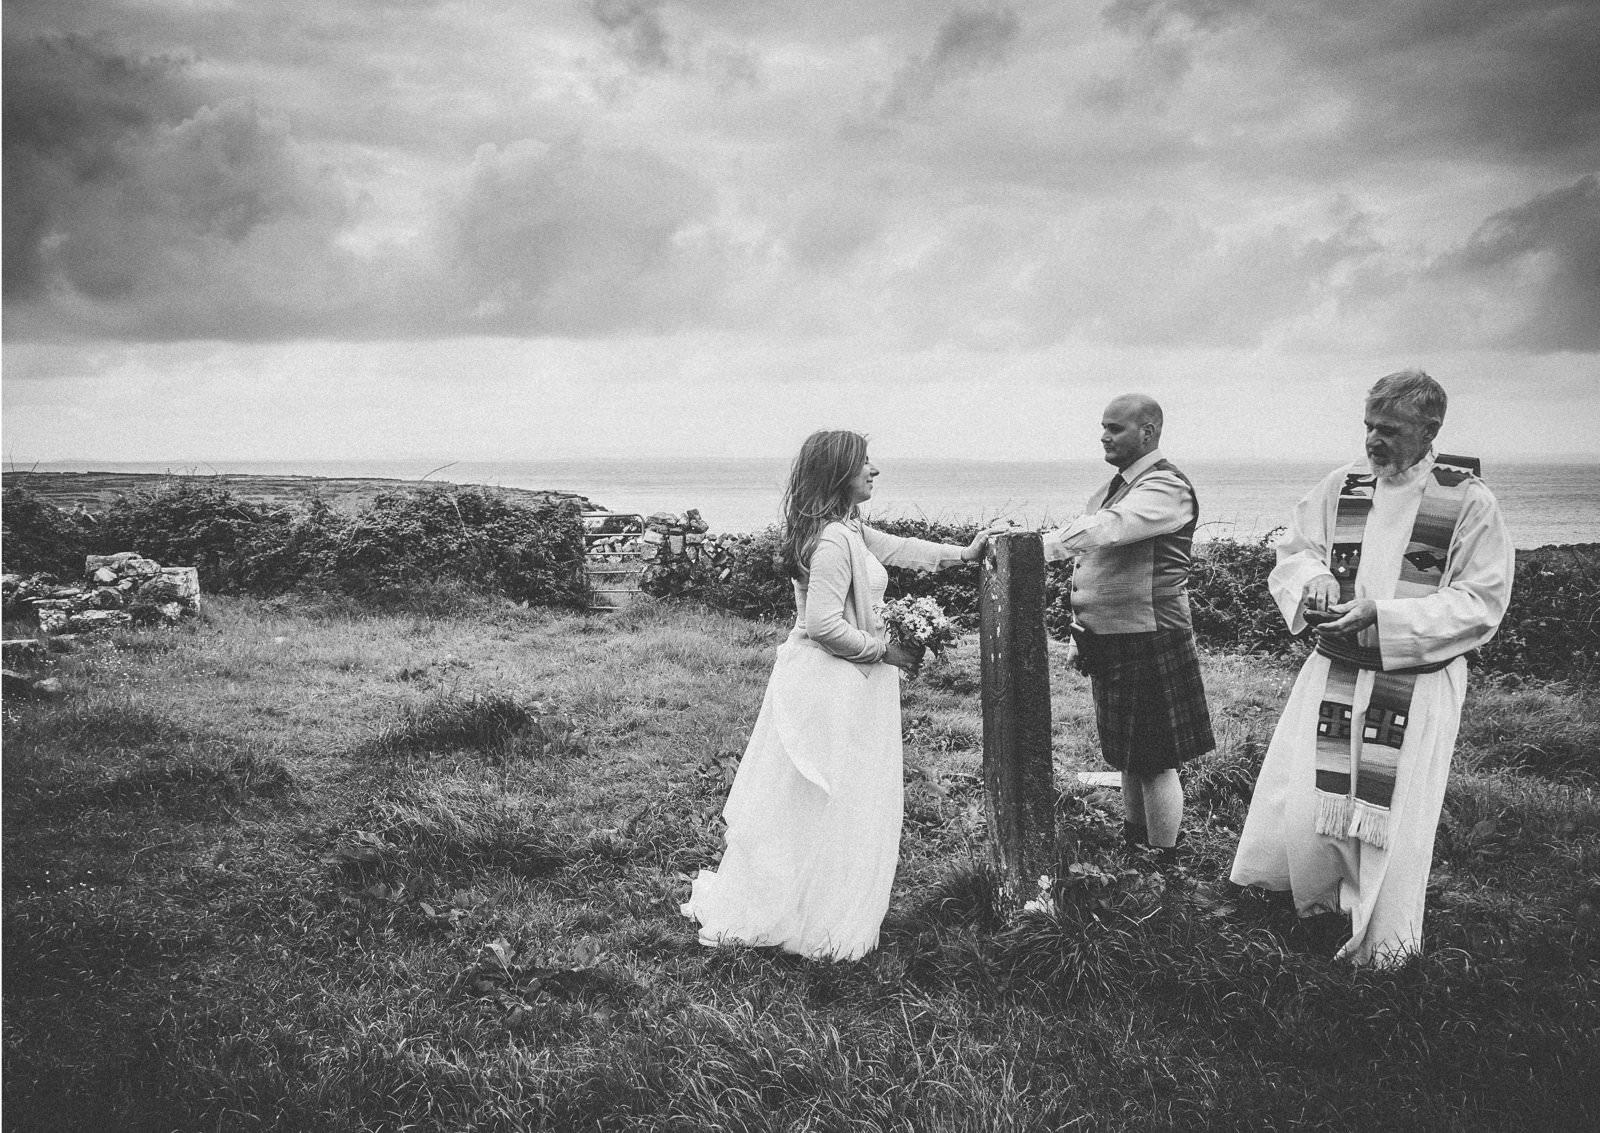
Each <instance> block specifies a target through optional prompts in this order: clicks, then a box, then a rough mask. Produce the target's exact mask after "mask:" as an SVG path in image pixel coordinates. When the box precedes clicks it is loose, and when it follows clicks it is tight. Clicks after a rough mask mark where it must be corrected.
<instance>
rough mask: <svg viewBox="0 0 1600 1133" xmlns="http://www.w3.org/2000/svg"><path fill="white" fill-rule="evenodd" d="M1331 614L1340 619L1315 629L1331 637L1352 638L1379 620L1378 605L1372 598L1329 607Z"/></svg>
mask: <svg viewBox="0 0 1600 1133" xmlns="http://www.w3.org/2000/svg"><path fill="white" fill-rule="evenodd" d="M1328 612H1329V613H1330V614H1338V615H1339V617H1338V618H1336V619H1335V620H1333V621H1331V622H1324V623H1322V624H1321V625H1319V626H1315V627H1314V628H1315V629H1316V631H1317V632H1318V633H1320V634H1327V635H1329V636H1331V637H1350V636H1353V635H1354V634H1358V633H1360V632H1361V631H1362V630H1364V629H1366V628H1367V627H1368V626H1370V625H1372V624H1373V623H1375V622H1376V621H1377V620H1378V604H1377V603H1376V602H1374V601H1373V600H1372V599H1371V598H1357V599H1356V600H1355V601H1354V602H1340V603H1338V604H1336V605H1333V606H1329V607H1328Z"/></svg>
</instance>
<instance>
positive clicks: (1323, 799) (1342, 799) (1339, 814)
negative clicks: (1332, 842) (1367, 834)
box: [1317, 791, 1353, 838]
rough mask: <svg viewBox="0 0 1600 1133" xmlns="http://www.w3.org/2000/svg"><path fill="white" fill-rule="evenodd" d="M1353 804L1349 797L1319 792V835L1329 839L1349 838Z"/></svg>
mask: <svg viewBox="0 0 1600 1133" xmlns="http://www.w3.org/2000/svg"><path fill="white" fill-rule="evenodd" d="M1352 809H1353V804H1352V803H1351V801H1350V796H1349V795H1335V794H1332V793H1330V792H1328V791H1318V792H1317V833H1318V834H1323V835H1326V836H1327V837H1329V838H1347V837H1349V829H1350V812H1351V810H1352Z"/></svg>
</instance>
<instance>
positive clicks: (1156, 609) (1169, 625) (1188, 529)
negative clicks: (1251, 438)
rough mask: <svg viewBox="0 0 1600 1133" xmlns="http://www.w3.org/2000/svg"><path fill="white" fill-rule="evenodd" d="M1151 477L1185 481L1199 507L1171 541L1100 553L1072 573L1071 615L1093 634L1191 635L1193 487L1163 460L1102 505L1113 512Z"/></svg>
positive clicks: (1196, 514) (1147, 542)
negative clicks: (1176, 632)
mask: <svg viewBox="0 0 1600 1133" xmlns="http://www.w3.org/2000/svg"><path fill="white" fill-rule="evenodd" d="M1152 472H1170V473H1172V474H1173V475H1174V476H1176V477H1177V478H1178V479H1180V480H1182V481H1183V483H1184V486H1185V487H1187V488H1188V489H1189V497H1190V499H1191V500H1193V501H1194V515H1193V516H1192V517H1191V518H1190V520H1189V522H1188V523H1186V524H1184V525H1183V526H1182V527H1180V528H1178V530H1176V531H1173V532H1171V533H1170V534H1167V535H1157V536H1155V537H1154V538H1151V539H1141V540H1139V541H1138V542H1136V543H1125V544H1123V545H1121V546H1116V547H1096V548H1095V549H1094V550H1092V551H1090V552H1088V553H1087V554H1085V555H1084V556H1083V557H1082V558H1080V559H1079V560H1078V564H1077V566H1076V567H1074V568H1073V571H1072V610H1073V613H1074V614H1076V615H1077V618H1078V621H1079V622H1081V623H1082V624H1083V625H1084V626H1086V627H1087V628H1088V629H1089V630H1090V631H1091V632H1093V633H1149V632H1151V631H1153V630H1158V629H1191V628H1192V627H1193V622H1192V621H1191V620H1190V617H1189V564H1190V551H1191V548H1192V547H1193V545H1194V531H1195V527H1196V526H1197V525H1198V523H1199V521H1200V501H1199V499H1198V498H1197V497H1196V496H1195V492H1194V484H1193V483H1191V482H1190V480H1189V478H1188V477H1187V476H1185V475H1184V474H1183V473H1182V472H1180V471H1179V470H1178V468H1177V467H1176V466H1175V465H1174V464H1172V462H1171V461H1167V460H1158V461H1156V462H1155V463H1154V464H1152V465H1150V467H1148V468H1146V469H1145V470H1144V471H1143V472H1141V473H1139V475H1137V476H1135V477H1134V478H1133V480H1131V481H1130V482H1129V483H1127V484H1124V485H1123V486H1122V488H1121V489H1120V490H1119V491H1118V492H1117V493H1116V495H1114V496H1112V497H1111V498H1110V499H1108V500H1106V501H1105V503H1103V504H1102V505H1101V506H1102V507H1112V506H1115V504H1116V503H1117V502H1118V501H1119V500H1121V499H1122V498H1123V497H1124V496H1126V495H1127V494H1128V492H1129V491H1131V490H1132V488H1133V486H1134V484H1137V483H1138V482H1139V481H1140V480H1142V479H1144V478H1145V477H1146V476H1148V475H1150V473H1152Z"/></svg>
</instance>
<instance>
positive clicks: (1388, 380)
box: [1367, 370, 1449, 428]
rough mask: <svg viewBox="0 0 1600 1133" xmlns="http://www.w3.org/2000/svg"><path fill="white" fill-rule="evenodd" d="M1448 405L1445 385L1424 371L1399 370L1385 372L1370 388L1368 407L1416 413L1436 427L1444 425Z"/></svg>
mask: <svg viewBox="0 0 1600 1133" xmlns="http://www.w3.org/2000/svg"><path fill="white" fill-rule="evenodd" d="M1448 404H1449V398H1447V397H1445V393H1444V387H1443V386H1442V385H1440V384H1439V383H1438V382H1436V381H1434V380H1433V379H1432V378H1430V377H1429V376H1428V375H1427V374H1425V373H1423V372H1422V371H1421V370H1396V371H1395V372H1394V373H1392V374H1385V375H1384V376H1383V377H1381V378H1379V379H1378V380H1377V381H1376V382H1374V383H1373V385H1372V388H1371V389H1369V390H1368V391H1367V405H1368V406H1370V407H1372V408H1374V409H1381V410H1391V411H1392V410H1396V409H1398V410H1401V411H1402V412H1405V413H1410V414H1415V415H1416V416H1418V417H1420V418H1422V420H1424V421H1426V422H1428V423H1429V424H1430V425H1433V426H1434V427H1435V428H1437V427H1438V426H1440V425H1443V424H1444V411H1445V407H1446V406H1447V405H1448Z"/></svg>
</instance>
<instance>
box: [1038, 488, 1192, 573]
mask: <svg viewBox="0 0 1600 1133" xmlns="http://www.w3.org/2000/svg"><path fill="white" fill-rule="evenodd" d="M1193 518H1194V497H1193V496H1192V495H1191V494H1190V492H1189V489H1188V486H1187V485H1186V484H1184V482H1183V480H1182V479H1180V478H1179V477H1178V476H1176V475H1174V474H1173V473H1170V472H1152V473H1150V474H1149V475H1147V476H1141V477H1140V478H1139V481H1138V482H1137V483H1136V484H1134V486H1133V487H1132V488H1131V489H1129V491H1128V494H1127V495H1125V496H1123V497H1122V499H1120V500H1118V501H1117V502H1116V503H1115V504H1113V505H1112V506H1110V507H1103V508H1099V509H1098V510H1096V511H1092V512H1089V513H1088V514H1086V515H1080V516H1079V517H1078V518H1077V519H1075V520H1073V521H1072V522H1071V523H1069V524H1067V525H1066V526H1065V527H1063V528H1060V529H1059V530H1056V531H1050V532H1046V533H1045V536H1044V557H1045V561H1046V562H1058V561H1060V560H1061V559H1075V558H1077V557H1078V556H1079V555H1082V554H1084V553H1085V552H1087V551H1092V550H1094V549H1095V548H1096V547H1116V546H1121V545H1122V544H1124V543H1138V542H1141V541H1142V540H1145V539H1154V538H1155V537H1156V536H1157V535H1166V534H1168V533H1169V532H1173V531H1176V530H1178V528H1180V527H1182V526H1183V525H1184V524H1186V523H1188V522H1189V521H1190V520H1191V519H1193Z"/></svg>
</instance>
